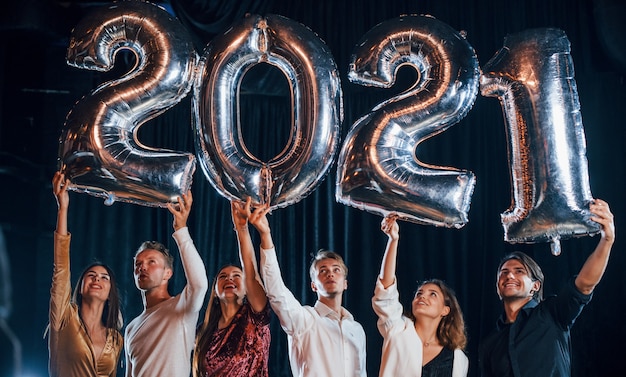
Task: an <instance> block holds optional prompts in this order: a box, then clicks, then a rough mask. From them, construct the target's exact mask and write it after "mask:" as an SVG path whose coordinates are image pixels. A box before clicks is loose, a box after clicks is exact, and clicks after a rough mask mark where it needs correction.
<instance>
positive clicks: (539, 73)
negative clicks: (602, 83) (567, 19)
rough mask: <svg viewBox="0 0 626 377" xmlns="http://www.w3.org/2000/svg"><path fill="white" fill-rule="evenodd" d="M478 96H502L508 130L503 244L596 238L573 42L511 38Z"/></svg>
mask: <svg viewBox="0 0 626 377" xmlns="http://www.w3.org/2000/svg"><path fill="white" fill-rule="evenodd" d="M480 85H481V94H482V95H484V96H488V97H497V98H498V99H499V101H500V104H501V106H502V109H503V113H504V118H505V122H506V126H507V131H508V139H509V140H508V141H509V162H510V169H511V180H512V182H511V187H512V199H513V200H512V203H511V207H510V208H509V209H508V210H507V211H506V212H504V213H503V214H502V225H503V226H504V239H505V241H508V242H512V243H516V242H525V243H534V242H547V241H551V242H552V244H553V245H552V248H553V253H554V254H558V253H559V252H560V245H559V240H560V239H563V238H568V237H571V236H581V235H587V234H594V233H597V232H598V231H599V229H600V228H599V225H598V224H597V223H595V222H593V221H591V220H590V219H589V217H590V212H589V210H588V207H589V203H590V202H591V201H592V200H593V198H592V195H591V190H590V188H589V177H588V171H587V158H586V156H585V151H586V146H585V133H584V130H583V124H582V116H581V113H580V103H579V99H578V91H577V89H576V81H575V80H574V65H573V62H572V57H571V55H570V42H569V40H568V39H567V36H566V35H565V32H563V31H562V30H558V29H551V28H542V29H531V30H526V31H523V32H521V33H518V34H514V35H509V36H507V37H506V38H505V40H504V46H503V47H502V48H501V49H500V50H499V51H498V52H497V53H496V55H495V56H494V57H493V58H491V60H490V61H489V62H487V64H486V65H484V67H483V73H482V75H481V79H480Z"/></svg>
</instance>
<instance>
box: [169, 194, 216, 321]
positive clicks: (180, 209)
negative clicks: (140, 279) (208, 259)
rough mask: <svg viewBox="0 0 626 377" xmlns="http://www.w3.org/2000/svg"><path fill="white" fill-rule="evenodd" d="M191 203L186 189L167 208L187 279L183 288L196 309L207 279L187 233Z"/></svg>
mask: <svg viewBox="0 0 626 377" xmlns="http://www.w3.org/2000/svg"><path fill="white" fill-rule="evenodd" d="M192 203H193V197H192V195H191V191H187V193H186V194H183V195H181V196H180V197H179V198H178V203H177V204H173V203H168V204H167V209H168V210H169V211H170V212H171V213H172V215H174V224H173V225H174V234H173V237H174V240H176V244H177V245H178V250H179V252H180V259H181V261H182V264H183V270H184V271H185V278H186V279H187V286H186V287H185V288H186V289H187V288H189V293H190V295H191V296H192V297H190V298H189V299H190V304H191V305H192V307H193V310H196V311H197V310H200V309H201V308H202V303H203V302H204V296H205V295H206V291H207V290H208V289H209V281H208V279H207V276H206V269H205V268H204V262H203V261H202V258H200V254H198V250H197V249H196V246H195V245H194V243H193V240H192V239H191V236H190V235H189V228H187V219H188V218H189V213H190V212H191V205H192Z"/></svg>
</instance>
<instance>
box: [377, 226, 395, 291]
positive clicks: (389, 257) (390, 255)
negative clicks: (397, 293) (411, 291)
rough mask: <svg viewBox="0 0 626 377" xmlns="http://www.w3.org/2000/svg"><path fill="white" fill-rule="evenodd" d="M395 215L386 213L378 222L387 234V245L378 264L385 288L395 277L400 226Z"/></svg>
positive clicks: (381, 280)
mask: <svg viewBox="0 0 626 377" xmlns="http://www.w3.org/2000/svg"><path fill="white" fill-rule="evenodd" d="M396 219H397V216H395V215H388V216H386V217H385V218H384V219H383V221H382V222H381V223H380V229H381V230H382V231H383V232H384V233H385V234H386V235H387V237H388V240H387V247H386V248H385V254H384V256H383V260H382V263H381V265H380V275H379V278H380V282H381V283H382V285H383V287H385V289H387V288H388V287H389V286H390V285H391V284H393V283H394V282H395V279H396V259H397V255H398V239H399V238H400V227H399V226H398V222H397V221H396Z"/></svg>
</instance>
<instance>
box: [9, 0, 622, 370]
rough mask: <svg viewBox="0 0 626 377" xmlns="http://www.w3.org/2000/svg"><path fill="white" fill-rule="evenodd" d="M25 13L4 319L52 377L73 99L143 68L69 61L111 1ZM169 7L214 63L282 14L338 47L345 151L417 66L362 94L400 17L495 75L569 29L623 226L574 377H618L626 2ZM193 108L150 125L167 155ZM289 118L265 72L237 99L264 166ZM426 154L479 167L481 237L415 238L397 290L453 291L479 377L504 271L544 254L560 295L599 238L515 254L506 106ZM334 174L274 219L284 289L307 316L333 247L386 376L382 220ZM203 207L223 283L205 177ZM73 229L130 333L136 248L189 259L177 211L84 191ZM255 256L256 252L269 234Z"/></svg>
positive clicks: (405, 227)
mask: <svg viewBox="0 0 626 377" xmlns="http://www.w3.org/2000/svg"><path fill="white" fill-rule="evenodd" d="M287 3H289V4H287ZM20 4H21V5H17V3H16V4H14V5H10V12H9V14H8V15H7V14H5V15H3V18H2V23H1V24H0V25H1V26H2V28H1V33H2V34H0V40H1V44H0V67H1V69H0V82H1V84H2V90H1V91H0V114H1V118H0V122H1V124H0V125H1V128H0V179H1V180H2V181H1V182H2V184H1V185H0V187H1V190H2V194H1V195H0V208H1V210H0V226H1V229H0V230H1V231H2V232H3V234H4V238H5V243H6V252H5V253H4V254H5V255H7V256H8V258H4V259H3V260H6V259H8V266H3V268H0V271H1V273H2V274H3V276H1V277H0V281H1V282H2V284H3V287H2V288H3V289H2V290H1V292H3V293H2V295H3V296H2V297H0V298H1V300H0V304H1V305H2V308H1V309H2V310H0V314H2V318H1V319H2V321H4V322H6V324H8V328H9V329H10V330H11V332H12V333H14V334H15V337H17V339H18V340H19V345H20V347H21V348H18V350H21V354H20V353H19V352H18V353H17V356H21V359H20V360H19V364H18V368H19V369H20V370H21V372H22V373H23V375H29V376H43V375H45V374H46V364H47V344H46V340H45V339H44V338H43V331H44V328H45V326H46V322H47V315H48V314H47V313H48V300H49V289H50V282H51V273H52V234H53V230H54V227H55V219H56V204H55V201H54V198H53V196H52V194H51V185H50V179H51V177H52V175H53V173H54V171H55V169H56V152H57V147H58V136H59V135H60V132H61V129H62V127H63V122H64V118H65V115H66V114H67V113H68V112H69V111H70V109H71V108H72V106H73V105H74V103H75V102H76V101H77V100H79V99H80V98H81V97H82V96H84V95H86V94H87V93H89V91H90V90H92V89H93V88H95V87H96V86H97V85H98V84H99V83H101V82H104V81H107V80H110V79H112V78H115V77H118V76H119V75H120V74H121V72H123V69H124V66H125V64H126V65H129V64H132V61H128V57H126V58H124V57H120V59H119V60H120V62H119V65H120V66H121V67H122V68H121V71H120V70H118V69H117V67H116V69H115V70H114V71H113V72H109V73H94V72H87V71H81V70H77V69H75V68H71V67H68V66H66V65H65V58H64V56H65V50H66V48H67V42H68V37H69V33H70V30H71V28H72V27H73V26H74V25H75V24H76V23H77V22H78V20H80V18H81V17H82V16H83V14H84V13H85V12H86V11H87V10H89V9H90V8H92V7H95V6H96V5H99V4H101V3H90V2H84V1H78V2H71V1H70V2H58V3H57V2H52V1H50V2H47V1H43V0H42V1H25V2H20ZM165 5H170V4H169V3H166V4H165ZM6 6H7V7H9V5H6ZM171 9H173V11H174V12H175V13H176V14H177V15H178V17H179V18H180V19H181V21H182V22H183V24H184V25H185V26H186V27H187V28H188V29H189V30H190V31H191V32H192V33H193V35H194V38H195V43H196V46H197V48H198V51H199V52H200V51H201V50H202V48H203V47H204V46H205V45H206V43H208V42H209V41H210V40H211V38H213V37H214V36H215V35H216V34H219V33H221V32H223V31H225V30H226V29H227V28H228V26H229V25H230V24H231V23H233V22H234V21H237V20H239V19H241V17H243V15H244V14H245V13H257V14H269V13H273V14H280V15H283V16H286V17H289V18H291V19H293V20H296V21H298V22H300V23H302V24H304V25H306V26H308V27H309V28H310V29H312V30H313V31H314V32H315V33H317V34H318V35H319V36H320V37H321V38H322V39H323V40H324V41H325V42H326V44H327V45H328V46H329V48H330V50H331V52H332V54H333V56H334V58H335V60H336V62H337V66H338V69H339V72H340V74H341V79H342V87H343V102H344V122H343V126H342V137H343V136H345V135H346V133H347V132H348V130H349V128H350V126H351V125H352V123H353V122H354V121H356V120H357V119H358V118H359V117H360V116H362V115H364V114H365V113H366V112H367V111H369V110H370V109H371V108H372V107H373V106H375V105H376V104H377V103H379V102H380V101H382V100H384V99H386V98H389V97H390V96H391V95H392V93H397V92H399V91H401V90H402V89H405V88H406V87H408V86H409V85H410V83H411V80H412V79H414V73H413V72H411V71H410V69H402V70H401V71H400V73H399V83H398V85H396V87H394V88H393V89H388V90H382V89H372V88H364V87H360V86H358V85H355V84H352V83H350V82H349V81H348V80H347V70H348V60H349V57H350V54H351V52H352V48H353V47H354V46H355V44H356V43H357V42H358V41H359V40H360V38H361V37H362V36H363V35H364V34H365V33H366V32H367V31H368V30H369V29H371V28H372V27H374V26H375V25H376V24H378V23H380V22H382V21H385V20H388V19H391V18H395V17H398V16H400V15H403V14H430V15H432V16H434V17H436V18H437V19H439V20H440V21H443V22H445V23H447V24H448V25H450V26H452V27H453V28H455V29H456V30H465V31H467V40H468V41H469V42H470V44H472V46H473V47H474V48H475V50H476V52H477V54H478V58H479V61H480V63H481V64H484V63H486V62H487V60H489V58H491V57H492V56H493V54H494V53H495V52H496V51H497V50H498V49H499V48H500V47H501V46H502V42H503V39H504V37H505V36H506V35H507V34H511V33H516V32H519V31H522V30H525V29H529V28H534V27H556V28H560V29H563V30H564V31H565V32H566V33H567V35H568V37H569V40H570V42H571V44H572V57H573V60H574V65H575V69H576V81H577V85H578V93H579V97H580V102H581V108H582V115H583V124H584V127H585V134H586V141H587V158H588V161H589V175H590V183H591V189H592V193H593V194H594V196H596V197H599V198H603V199H605V200H607V201H608V202H609V203H610V205H611V208H612V210H613V213H614V214H615V217H616V220H615V223H616V226H617V241H616V243H615V246H614V249H613V250H614V252H613V255H612V256H611V260H610V263H609V266H608V269H607V271H606V274H605V276H604V279H603V281H602V282H601V283H600V285H599V286H598V287H597V289H596V291H595V293H594V298H593V300H592V301H591V303H590V304H589V305H588V306H587V307H586V308H585V310H584V311H583V313H582V315H581V316H580V317H579V319H578V321H577V322H576V324H575V326H574V327H573V329H572V348H573V362H572V365H573V370H574V372H573V375H574V376H577V377H590V376H616V375H619V372H618V371H619V370H623V368H621V356H622V343H623V339H624V338H626V326H625V325H624V313H625V312H626V304H625V302H626V280H625V279H624V277H623V268H624V266H626V255H625V253H624V251H623V250H622V249H623V247H622V245H623V241H622V238H621V233H622V232H621V225H622V224H623V219H624V218H625V216H626V212H625V208H624V201H623V200H622V198H623V194H624V192H625V191H626V185H625V181H624V166H625V163H624V161H625V152H624V150H625V148H624V140H625V139H624V136H625V131H624V123H623V119H624V113H625V106H624V104H625V103H626V101H625V100H626V93H625V88H626V86H625V84H624V74H625V72H626V64H624V59H623V56H624V55H623V54H624V51H626V50H625V49H624V48H622V47H624V42H623V40H624V35H625V33H624V31H626V30H625V27H624V24H625V23H626V22H625V21H626V20H625V19H624V18H625V15H626V11H624V4H623V1H609V0H603V1H601V0H595V1H594V0H527V1H498V0H474V1H460V0H454V1H452V0H451V1H441V0H439V1H434V0H432V1H418V0H414V1H408V0H407V1H400V0H390V1H371V0H360V1H340V0H315V1H313V0H300V1H292V2H284V1H278V0H275V1H271V0H269V1H253V0H249V1H240V2H236V1H232V0H222V1H209V0H206V1H204V0H197V1H192V0H172V3H171ZM24 14H25V15H24ZM42 15H46V17H42ZM191 101H192V100H191V98H186V99H184V100H183V101H182V102H181V103H180V104H178V105H177V106H175V107H174V108H172V109H171V110H170V111H168V112H166V113H165V114H164V115H162V116H160V117H158V118H156V119H154V120H151V121H150V122H149V123H147V124H146V125H145V126H144V127H143V128H141V131H140V132H139V137H140V139H141V140H142V141H143V142H144V143H145V144H148V145H151V146H154V147H158V148H171V149H177V150H185V151H188V152H194V148H195V147H194V137H195V136H194V134H193V131H192V128H191V126H190V125H191V118H192V114H191ZM290 106H291V105H290V99H289V96H288V95H287V82H286V79H285V78H283V77H282V76H281V75H280V74H278V73H277V72H276V71H275V70H274V69H271V68H268V67H263V66H260V67H258V68H255V69H254V70H253V71H252V72H251V73H250V74H249V75H247V76H246V78H245V79H244V82H243V83H242V95H241V98H240V112H241V119H242V130H243V131H242V132H243V135H244V139H245V141H246V144H247V145H248V147H249V148H250V150H251V151H252V152H253V153H255V154H256V155H257V156H259V157H261V158H262V159H268V158H270V157H272V156H274V155H276V154H277V153H278V152H280V151H281V150H282V148H283V146H284V145H285V142H286V134H287V133H288V132H289V127H290V125H289V122H290V119H291V118H290V117H291V108H290ZM420 148H421V149H420V152H419V158H420V159H421V160H422V161H424V162H428V163H431V164H436V165H444V166H454V167H457V168H461V169H467V170H471V171H473V172H474V173H475V174H476V177H477V183H476V188H475V191H474V194H473V197H472V202H471V209H470V212H469V223H468V224H467V225H466V226H465V227H464V228H462V229H447V228H437V227H433V226H425V225H418V224H413V223H408V222H402V223H401V224H400V227H401V239H400V247H399V256H398V271H397V276H398V283H399V288H400V293H401V299H402V300H403V301H404V302H406V303H408V302H410V300H411V298H412V295H413V293H414V290H415V288H416V282H417V281H419V280H422V279H426V278H430V277H438V278H442V279H444V280H445V281H447V282H448V283H449V284H450V285H451V286H452V287H453V288H454V289H455V290H456V293H457V295H458V299H459V302H460V304H461V307H462V309H463V311H464V315H465V319H466V324H467V331H468V335H469V344H468V347H467V353H468V355H469V357H470V375H471V376H478V368H477V365H478V359H477V357H478V355H477V350H478V345H479V342H480V340H481V338H483V337H484V336H486V335H487V334H488V332H490V331H491V330H492V329H493V327H494V324H495V320H496V317H497V316H498V315H499V314H500V312H501V304H500V302H499V300H498V298H497V295H496V293H495V272H496V271H495V270H496V268H497V264H498V262H499V260H500V258H501V257H502V256H503V255H504V254H505V253H507V252H510V251H513V250H522V251H525V252H527V253H529V254H530V255H531V256H533V257H534V258H536V260H537V261H538V262H539V263H540V265H541V266H542V267H543V269H544V272H545V274H546V276H547V279H546V284H545V289H546V293H548V294H550V293H554V292H556V291H557V289H558V287H559V286H560V285H561V284H562V283H563V282H564V281H565V280H566V279H567V278H568V277H569V276H571V275H573V274H575V273H577V271H578V270H579V269H580V267H581V266H582V264H583V263H584V261H585V259H586V257H587V256H588V255H589V253H590V252H591V251H592V250H593V248H594V247H595V245H596V243H597V241H598V238H597V237H582V238H577V239H573V240H566V241H563V243H562V248H563V253H562V255H560V256H558V257H555V256H552V255H551V254H550V247H549V245H548V244H518V245H512V244H508V243H506V242H504V241H503V230H502V225H501V223H500V214H501V213H502V212H504V211H505V210H506V209H507V208H508V207H509V206H510V203H511V185H510V177H509V169H508V159H507V140H506V132H505V125H504V120H503V116H502V110H501V108H500V105H499V103H498V101H497V100H496V99H494V98H485V97H481V96H480V95H479V96H478V98H477V99H476V102H475V104H474V106H473V108H472V110H471V111H470V112H469V114H468V115H467V117H465V118H464V119H463V120H462V121H461V122H459V123H458V124H457V125H456V126H454V127H452V128H451V129H450V130H449V131H447V132H445V133H443V134H441V135H438V136H437V137H435V138H433V139H430V140H429V141H428V142H426V143H424V144H423V146H421V147H420ZM335 174H336V169H335V168H333V169H332V170H331V172H330V173H329V174H328V175H327V176H326V177H325V179H324V180H323V182H322V183H321V184H320V186H319V187H318V188H317V189H316V190H315V191H314V192H313V193H311V194H310V195H309V196H307V197H306V198H304V199H303V200H301V201H300V202H298V203H297V204H294V205H291V206H289V207H287V208H284V209H280V210H276V211H274V212H273V213H272V215H271V216H270V223H271V227H272V230H273V235H274V240H275V244H276V248H277V252H278V255H279V262H280V265H281V268H282V271H283V276H284V279H285V282H286V284H287V286H288V287H290V288H291V289H292V290H293V292H294V294H295V295H296V297H299V298H301V301H302V303H304V304H313V303H314V300H315V295H314V294H313V292H312V291H311V289H310V283H309V277H308V266H309V260H310V255H311V253H313V252H315V251H316V250H318V249H320V248H328V249H332V250H335V251H338V252H339V253H341V254H343V255H344V256H345V259H346V261H347V264H348V266H349V269H350V270H349V276H348V281H349V289H348V291H347V293H346V294H345V301H344V303H345V306H346V307H347V308H348V309H349V310H350V311H351V312H352V313H353V314H354V315H355V317H356V318H357V320H358V321H360V322H361V323H362V324H363V326H364V327H365V330H366V333H367V337H368V345H367V352H368V374H369V375H371V376H375V375H377V373H378V365H379V359H380V349H381V343H382V338H381V336H380V335H379V334H378V331H377V329H376V316H375V314H374V312H373V311H372V309H371V301H370V300H371V295H372V292H373V288H374V282H375V279H376V277H377V274H378V271H379V266H380V260H381V257H382V254H383V250H384V247H385V243H386V236H385V235H384V234H383V233H382V232H381V231H380V229H379V224H380V221H381V217H380V216H376V215H373V214H369V213H366V212H363V211H361V210H358V209H355V208H351V207H346V206H343V205H341V204H338V203H337V202H336V201H335V196H334V193H335ZM193 196H194V206H193V210H192V214H191V218H190V221H189V228H190V232H191V234H192V237H193V238H194V240H195V243H196V245H197V247H198V249H199V251H200V253H201V255H202V258H203V260H204V263H205V265H206V268H207V272H208V275H209V279H212V278H213V276H214V274H215V273H216V270H217V268H218V267H219V266H221V265H222V264H224V263H226V262H230V261H237V260H238V257H237V248H236V247H237V246H236V239H235V235H234V233H233V231H232V223H231V218H230V208H229V203H228V201H227V200H226V199H224V198H223V197H221V196H220V195H218V194H217V192H216V190H215V189H214V188H213V187H212V186H211V185H210V184H209V183H208V181H207V180H206V178H205V177H204V174H203V172H202V171H201V170H200V168H199V167H198V170H197V171H196V173H195V176H194V183H193ZM69 229H70V231H71V233H72V250H71V261H72V268H73V271H74V274H75V275H76V274H78V273H79V271H80V270H81V269H82V267H84V266H85V265H86V264H87V263H89V262H90V261H92V260H93V259H95V258H98V259H101V260H103V261H105V262H107V263H108V264H110V265H111V266H112V267H113V269H114V270H115V271H116V273H117V278H118V281H119V284H120V287H121V289H122V292H123V301H124V314H125V319H126V322H128V321H129V320H130V319H132V318H133V317H135V316H136V315H137V314H139V313H140V312H141V310H142V304H141V299H140V295H139V292H138V291H137V290H136V288H135V287H134V283H133V279H132V256H133V255H134V250H135V249H136V248H137V246H138V245H139V244H140V243H141V242H142V241H144V240H148V239H158V240H162V241H164V242H167V243H168V245H169V246H170V248H172V249H176V246H175V244H174V242H173V240H172V239H171V233H172V218H171V216H170V214H169V212H167V210H165V209H155V208H147V207H142V206H138V205H132V204H125V203H115V204H114V205H112V206H105V205H104V203H103V200H101V199H98V198H94V197H92V196H89V195H86V194H78V193H72V194H71V204H70V213H69ZM254 242H255V244H256V245H258V239H257V238H256V236H255V239H254ZM75 275H74V278H76V276H75ZM184 283H185V279H184V274H183V271H182V270H181V268H180V263H178V262H177V264H176V272H175V275H174V277H173V279H172V282H171V291H172V293H178V292H179V291H180V290H181V289H182V287H183V285H184ZM5 333H8V332H6V331H3V332H2V350H1V351H2V352H0V354H2V362H1V363H0V364H1V365H3V367H2V370H1V372H2V373H3V374H2V375H7V376H10V375H12V374H11V372H10V370H11V368H13V367H14V365H15V362H14V360H15V359H14V358H12V357H13V355H14V354H15V353H12V352H13V351H14V350H15V349H16V348H15V347H14V344H15V343H10V341H9V340H10V339H11V338H10V337H9V336H8V335H5ZM164 341H167V340H166V339H164ZM270 351H271V352H270V354H271V360H270V375H271V376H289V375H290V371H289V367H288V359H287V352H288V350H287V342H286V337H285V335H284V333H283V332H282V331H281V330H280V327H279V326H278V323H277V321H276V319H274V320H273V323H272V346H271V350H270ZM163 356H164V357H165V356H166V355H163Z"/></svg>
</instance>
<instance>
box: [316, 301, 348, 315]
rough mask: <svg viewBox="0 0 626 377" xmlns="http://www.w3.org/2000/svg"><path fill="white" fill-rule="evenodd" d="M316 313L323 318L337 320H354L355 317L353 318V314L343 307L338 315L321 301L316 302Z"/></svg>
mask: <svg viewBox="0 0 626 377" xmlns="http://www.w3.org/2000/svg"><path fill="white" fill-rule="evenodd" d="M315 311H316V312H317V313H318V314H319V315H320V316H321V317H335V318H336V319H349V320H354V317H353V316H352V314H351V313H350V312H349V311H347V310H346V308H344V307H343V306H342V307H341V312H340V313H337V312H336V311H334V310H332V309H331V308H330V307H328V306H327V305H326V304H324V303H323V302H321V301H319V300H317V301H316V302H315Z"/></svg>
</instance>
